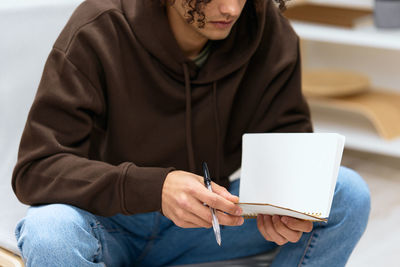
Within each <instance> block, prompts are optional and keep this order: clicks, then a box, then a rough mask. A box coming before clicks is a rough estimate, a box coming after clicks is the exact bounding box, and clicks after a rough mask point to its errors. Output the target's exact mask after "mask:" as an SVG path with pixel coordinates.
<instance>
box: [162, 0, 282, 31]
mask: <svg viewBox="0 0 400 267" xmlns="http://www.w3.org/2000/svg"><path fill="white" fill-rule="evenodd" d="M211 1H212V0H183V4H184V5H185V6H186V7H188V9H187V16H186V21H187V22H188V23H194V22H195V21H196V22H197V25H198V27H199V28H203V27H204V25H205V22H204V20H205V14H204V12H203V8H204V6H205V5H207V4H208V3H210V2H211ZM252 1H253V3H254V6H257V5H258V4H259V2H261V1H267V0H252ZM274 1H275V2H276V3H277V4H278V5H279V9H280V10H281V11H282V12H284V11H285V10H286V2H287V1H289V0H274ZM174 2H175V0H161V3H162V4H164V5H165V4H173V3H174ZM196 15H197V16H196ZM195 17H196V19H195Z"/></svg>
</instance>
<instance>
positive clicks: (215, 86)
mask: <svg viewBox="0 0 400 267" xmlns="http://www.w3.org/2000/svg"><path fill="white" fill-rule="evenodd" d="M213 102H214V103H213V104H214V105H213V108H214V120H215V133H216V136H217V151H216V154H217V155H216V158H217V173H216V176H215V178H216V180H217V181H219V179H220V165H221V162H220V153H221V130H220V129H221V127H220V121H219V116H218V99H217V82H214V83H213Z"/></svg>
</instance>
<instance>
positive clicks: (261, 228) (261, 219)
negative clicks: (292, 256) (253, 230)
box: [257, 214, 274, 242]
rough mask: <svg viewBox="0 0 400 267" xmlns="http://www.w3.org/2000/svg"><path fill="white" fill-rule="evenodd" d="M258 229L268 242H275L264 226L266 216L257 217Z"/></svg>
mask: <svg viewBox="0 0 400 267" xmlns="http://www.w3.org/2000/svg"><path fill="white" fill-rule="evenodd" d="M257 228H258V230H259V231H260V233H261V235H262V236H263V237H264V238H265V239H266V240H268V241H271V242H273V241H274V240H272V238H271V236H270V235H269V234H268V233H267V230H266V227H265V224H264V216H263V215H261V214H258V215H257Z"/></svg>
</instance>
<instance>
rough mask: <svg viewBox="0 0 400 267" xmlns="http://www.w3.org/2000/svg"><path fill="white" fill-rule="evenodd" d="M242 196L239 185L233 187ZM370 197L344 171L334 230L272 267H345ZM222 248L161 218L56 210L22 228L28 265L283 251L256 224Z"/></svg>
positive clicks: (325, 226) (163, 261) (230, 235)
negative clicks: (264, 236)
mask: <svg viewBox="0 0 400 267" xmlns="http://www.w3.org/2000/svg"><path fill="white" fill-rule="evenodd" d="M230 191H231V193H233V194H236V195H237V194H238V191H239V181H238V180H237V181H235V182H233V183H232V184H231V189H230ZM369 212H370V196H369V190H368V187H367V185H366V184H365V182H364V181H363V180H362V178H361V177H360V176H359V175H358V174H357V173H355V172H354V171H352V170H350V169H347V168H344V167H342V168H341V169H340V172H339V177H338V181H337V184H336V188H335V195H334V200H333V204H332V208H331V213H330V217H329V221H328V223H315V224H314V229H313V231H312V232H310V233H308V234H304V235H303V236H302V238H301V240H300V241H299V242H297V243H288V244H286V245H284V246H282V247H281V248H280V250H279V253H278V254H277V256H276V257H275V259H274V262H273V264H272V265H273V266H309V267H311V266H344V265H345V263H346V261H347V259H348V258H349V256H350V254H351V252H352V250H353V248H354V247H355V245H356V244H357V242H358V240H359V239H360V237H361V235H362V234H363V232H364V230H365V227H366V225H367V221H368V216H369ZM221 235H222V246H221V247H219V246H218V245H217V243H216V241H215V237H214V233H213V231H212V229H202V228H196V229H182V228H179V227H177V226H175V225H174V224H173V223H172V222H171V221H170V220H169V219H167V218H166V217H164V216H162V215H161V214H160V213H157V212H154V213H147V214H139V215H132V216H125V215H121V214H118V215H116V216H113V217H108V218H106V217H101V216H96V215H93V214H91V213H89V212H87V211H84V210H81V209H79V208H76V207H73V206H69V205H64V204H51V205H43V206H36V207H31V208H30V209H29V210H28V214H27V216H26V217H25V218H24V219H22V220H21V221H20V222H19V223H18V225H17V228H16V237H17V241H18V246H19V248H20V250H21V253H22V257H23V259H24V261H25V262H26V266H28V267H29V266H105V265H106V266H165V265H179V264H188V263H199V262H209V261H218V260H226V259H233V258H239V257H245V256H249V255H255V254H259V253H263V252H267V251H272V250H274V249H275V248H277V245H276V244H275V243H271V242H268V241H266V240H265V239H264V238H263V237H262V236H261V234H260V233H259V232H258V229H257V224H256V220H254V219H249V220H245V223H244V224H243V225H242V226H240V227H227V226H223V227H222V229H221Z"/></svg>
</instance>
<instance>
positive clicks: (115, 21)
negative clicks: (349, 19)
mask: <svg viewBox="0 0 400 267" xmlns="http://www.w3.org/2000/svg"><path fill="white" fill-rule="evenodd" d="M298 46H299V44H298V37H297V36H296V34H295V33H294V31H293V30H292V28H291V27H290V25H289V23H288V22H287V20H286V19H285V18H284V17H283V16H282V15H281V14H280V12H279V10H278V9H277V8H276V7H275V6H274V4H273V3H272V0H266V1H263V3H262V6H261V7H260V9H259V10H257V12H256V11H255V10H254V8H253V4H252V1H247V3H246V6H245V8H244V10H243V12H242V15H241V17H240V19H239V20H238V21H237V23H236V25H235V26H234V27H233V29H232V32H231V34H230V35H229V36H228V37H227V38H226V39H225V40H221V41H215V42H213V45H212V47H211V50H210V55H209V57H208V59H207V61H206V63H205V64H204V66H203V67H202V68H200V69H199V68H197V67H196V65H195V64H194V63H193V62H192V61H190V60H189V59H186V58H185V57H184V55H183V53H182V52H181V50H180V49H179V47H178V44H177V42H176V41H175V39H174V37H173V34H172V32H171V30H170V28H169V24H168V21H167V17H166V14H165V11H164V8H163V7H162V6H161V5H160V4H159V1H155V0H154V1H150V0H88V1H85V2H84V3H83V4H81V5H80V6H79V7H78V8H77V10H76V11H75V12H74V14H73V15H72V17H71V19H70V21H69V22H68V24H67V25H66V27H65V28H64V30H63V31H62V33H61V34H60V36H59V38H58V39H57V41H56V43H55V45H54V47H53V49H52V51H51V53H50V55H49V58H48V60H47V63H46V66H45V69H44V72H43V77H42V80H41V83H40V85H39V89H38V92H37V95H36V98H35V101H34V103H33V105H32V108H31V111H30V113H29V117H28V120H27V123H26V126H25V130H24V133H23V136H22V140H21V144H20V150H19V156H18V162H17V165H16V167H15V169H14V173H13V180H12V185H13V189H14V191H15V193H16V195H17V197H18V198H19V199H20V201H22V202H23V203H26V204H30V205H37V204H45V203H66V204H71V205H75V206H77V207H80V208H83V209H85V210H88V211H90V212H92V213H95V214H99V215H104V216H110V215H113V214H116V213H123V214H135V213H144V212H151V211H157V210H160V208H161V191H162V186H163V182H164V180H165V177H166V175H167V174H168V172H170V171H171V170H173V169H179V170H186V171H191V172H193V173H197V174H200V173H201V172H200V170H201V162H202V161H207V162H208V164H209V167H210V171H211V174H212V175H213V176H214V178H215V179H214V181H216V182H217V183H220V184H222V185H225V186H227V185H228V184H229V183H228V176H229V175H230V174H231V173H232V172H234V171H235V170H236V169H238V168H239V167H240V160H241V146H242V135H243V134H244V133H255V132H304V131H312V127H311V123H310V118H309V111H308V107H307V104H306V103H305V101H304V99H303V96H302V95H301V90H300V84H301V81H300V77H301V72H300V56H299V49H298Z"/></svg>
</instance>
